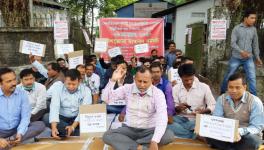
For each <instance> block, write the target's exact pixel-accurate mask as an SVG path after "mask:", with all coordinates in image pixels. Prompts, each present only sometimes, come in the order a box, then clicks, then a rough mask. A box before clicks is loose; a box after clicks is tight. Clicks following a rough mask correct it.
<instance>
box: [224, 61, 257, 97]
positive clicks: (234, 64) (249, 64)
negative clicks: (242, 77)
mask: <svg viewBox="0 0 264 150" xmlns="http://www.w3.org/2000/svg"><path fill="white" fill-rule="evenodd" d="M241 65H242V66H243V69H244V70H245V73H246V78H247V82H248V84H249V92H250V93H251V94H254V95H257V90H256V70H255V63H254V60H253V58H252V57H251V58H248V59H238V58H235V57H231V59H230V60H229V64H228V71H227V72H226V74H225V76H224V80H223V83H222V85H221V93H225V92H226V90H227V84H228V79H229V77H230V76H231V75H233V74H234V73H235V72H236V70H237V68H238V67H239V66H241Z"/></svg>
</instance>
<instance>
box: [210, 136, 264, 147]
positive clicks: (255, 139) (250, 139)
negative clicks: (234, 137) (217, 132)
mask: <svg viewBox="0 0 264 150" xmlns="http://www.w3.org/2000/svg"><path fill="white" fill-rule="evenodd" d="M206 140H207V143H208V144H209V145H211V146H212V147H213V148H217V149H220V150H258V148H259V146H260V145H261V138H260V137H259V136H257V135H253V134H247V135H244V136H242V137H241V140H240V141H239V142H235V143H229V142H223V141H218V140H215V139H210V138H206Z"/></svg>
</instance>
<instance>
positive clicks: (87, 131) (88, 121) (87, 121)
mask: <svg viewBox="0 0 264 150" xmlns="http://www.w3.org/2000/svg"><path fill="white" fill-rule="evenodd" d="M106 118H107V117H106V105H105V104H95V105H81V106H80V135H81V138H87V137H102V136H103V134H104V132H106V131H107V119H106Z"/></svg>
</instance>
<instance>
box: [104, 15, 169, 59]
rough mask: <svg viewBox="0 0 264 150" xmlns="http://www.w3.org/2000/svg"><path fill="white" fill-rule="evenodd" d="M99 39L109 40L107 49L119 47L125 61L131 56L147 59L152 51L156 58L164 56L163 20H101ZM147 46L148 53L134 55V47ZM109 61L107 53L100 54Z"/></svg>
mask: <svg viewBox="0 0 264 150" xmlns="http://www.w3.org/2000/svg"><path fill="white" fill-rule="evenodd" d="M99 22H100V28H99V29H100V38H107V39H109V42H108V49H111V48H114V47H119V48H120V49H121V52H122V55H123V56H124V57H125V60H126V61H130V58H131V57H132V56H136V57H138V58H139V57H149V56H150V55H151V54H150V53H151V52H150V51H151V50H152V49H157V51H158V56H164V19H163V18H101V19H100V21H99ZM138 44H148V45H149V51H148V52H146V53H135V50H134V48H135V47H134V46H135V45H138ZM101 57H103V58H104V60H106V61H107V60H109V55H108V53H101Z"/></svg>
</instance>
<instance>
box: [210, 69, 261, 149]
mask: <svg viewBox="0 0 264 150" xmlns="http://www.w3.org/2000/svg"><path fill="white" fill-rule="evenodd" d="M246 88H247V86H246V80H245V78H244V77H243V75H241V74H237V73H236V74H234V75H232V76H230V77H229V79H228V88H227V93H225V94H223V95H221V96H220V97H219V98H218V100H217V103H216V107H215V111H214V113H213V115H214V116H219V117H224V118H230V119H235V120H239V128H238V135H237V136H238V138H237V141H236V142H234V143H229V142H223V141H219V140H215V139H209V138H208V139H207V141H208V143H209V144H210V145H211V146H212V147H215V148H219V149H223V150H226V149H235V150H257V149H258V148H259V145H260V144H261V137H262V136H261V135H262V130H263V128H264V112H263V104H262V102H261V100H260V99H259V98H258V97H256V96H254V95H253V94H251V93H249V92H247V91H246Z"/></svg>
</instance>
